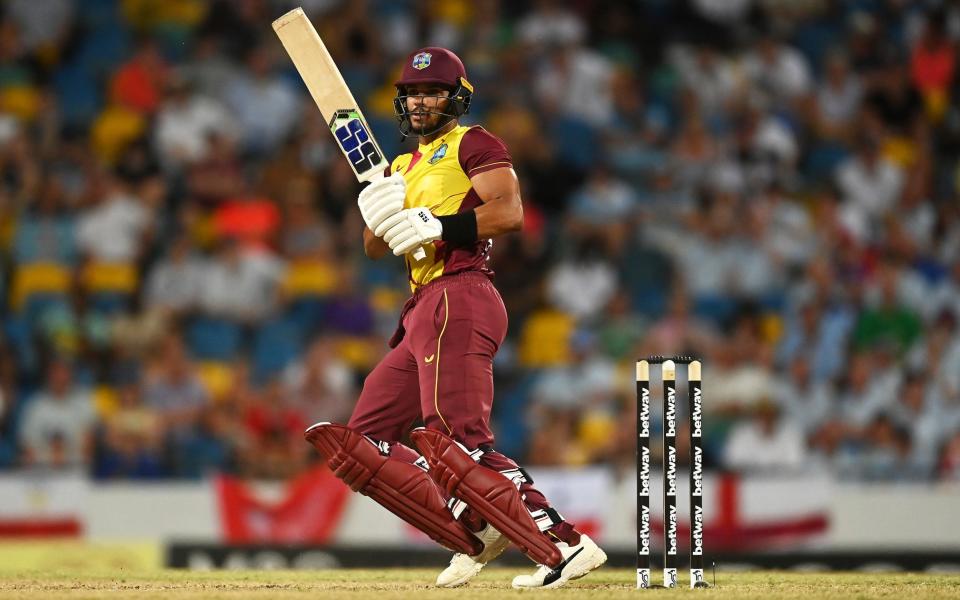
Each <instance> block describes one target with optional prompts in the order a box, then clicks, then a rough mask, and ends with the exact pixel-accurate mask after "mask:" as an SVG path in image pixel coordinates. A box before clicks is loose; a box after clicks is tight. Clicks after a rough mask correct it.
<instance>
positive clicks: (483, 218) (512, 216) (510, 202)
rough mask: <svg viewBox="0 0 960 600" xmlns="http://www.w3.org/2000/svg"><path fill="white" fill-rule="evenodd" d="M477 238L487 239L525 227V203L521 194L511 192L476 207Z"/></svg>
mask: <svg viewBox="0 0 960 600" xmlns="http://www.w3.org/2000/svg"><path fill="white" fill-rule="evenodd" d="M475 212H476V213H477V238H478V239H481V240H485V239H488V238H492V237H496V236H498V235H501V234H504V233H510V232H511V231H520V229H521V228H522V227H523V204H521V202H520V196H518V195H516V194H511V195H510V196H501V197H497V198H493V199H491V200H488V201H487V202H485V203H484V204H481V205H480V206H478V207H477V208H476V209H475Z"/></svg>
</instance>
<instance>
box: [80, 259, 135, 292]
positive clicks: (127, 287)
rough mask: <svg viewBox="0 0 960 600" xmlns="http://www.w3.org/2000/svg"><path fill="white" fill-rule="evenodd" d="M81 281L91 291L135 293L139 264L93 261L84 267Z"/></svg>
mask: <svg viewBox="0 0 960 600" xmlns="http://www.w3.org/2000/svg"><path fill="white" fill-rule="evenodd" d="M81 281H82V283H83V287H84V288H85V289H86V290H87V291H89V292H94V293H119V294H133V293H134V292H136V291H137V281H138V274H137V266H136V265H134V264H132V263H107V262H91V263H89V264H87V266H86V267H84V269H83V273H82V274H81Z"/></svg>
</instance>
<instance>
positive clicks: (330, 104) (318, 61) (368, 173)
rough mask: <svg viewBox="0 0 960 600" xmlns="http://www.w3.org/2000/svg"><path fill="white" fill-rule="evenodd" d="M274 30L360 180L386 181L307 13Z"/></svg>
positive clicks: (376, 149)
mask: <svg viewBox="0 0 960 600" xmlns="http://www.w3.org/2000/svg"><path fill="white" fill-rule="evenodd" d="M273 30H274V31H275V32H277V37H279V38H280V42H281V43H282V44H283V47H284V49H285V50H286V51H287V54H289V55H290V59H291V60H292V61H293V64H294V66H296V67H297V71H298V72H299V73H300V77H301V78H303V82H304V83H305V84H306V85H307V90H309V91H310V95H311V96H312V97H313V101H314V102H315V103H316V104H317V108H319V109H320V113H321V114H322V115H323V118H324V119H326V120H327V125H328V126H329V127H330V132H331V133H332V134H333V137H334V139H336V140H337V145H338V146H340V151H341V152H343V155H344V156H346V157H347V162H349V163H350V168H352V169H353V174H354V175H356V177H357V180H358V181H367V182H372V181H376V180H378V179H380V178H382V177H383V172H384V171H385V170H386V169H388V168H389V167H390V162H389V161H388V160H387V159H386V158H384V156H383V150H381V149H380V145H379V144H377V140H376V139H374V137H373V133H372V132H371V130H370V126H369V125H367V121H366V119H364V118H363V112H361V110H360V107H359V106H358V105H357V101H356V100H354V99H353V94H351V93H350V88H349V87H347V83H346V82H345V81H344V80H343V75H341V74H340V70H339V69H338V68H337V65H336V63H334V62H333V58H331V56H330V53H329V52H328V51H327V47H326V46H324V45H323V40H321V39H320V36H319V35H318V34H317V30H316V29H314V27H313V24H312V23H310V19H308V18H307V15H306V14H304V12H303V9H302V8H295V9H293V10H291V11H290V12H288V13H287V14H285V15H283V16H282V17H280V18H279V19H277V20H276V21H274V22H273ZM413 257H414V259H415V260H423V258H424V257H426V253H425V252H424V250H423V248H417V249H416V250H415V251H414V253H413Z"/></svg>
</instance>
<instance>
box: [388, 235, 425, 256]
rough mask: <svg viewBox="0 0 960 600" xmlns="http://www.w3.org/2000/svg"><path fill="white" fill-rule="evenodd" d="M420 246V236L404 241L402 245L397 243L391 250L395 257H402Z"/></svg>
mask: <svg viewBox="0 0 960 600" xmlns="http://www.w3.org/2000/svg"><path fill="white" fill-rule="evenodd" d="M419 245H420V236H418V235H414V236H411V237H410V238H408V239H406V240H404V241H403V242H402V243H398V244H397V246H396V247H395V248H394V249H393V253H394V254H395V255H397V256H403V255H404V254H406V253H407V252H410V251H411V250H413V249H414V248H416V247H417V246H419Z"/></svg>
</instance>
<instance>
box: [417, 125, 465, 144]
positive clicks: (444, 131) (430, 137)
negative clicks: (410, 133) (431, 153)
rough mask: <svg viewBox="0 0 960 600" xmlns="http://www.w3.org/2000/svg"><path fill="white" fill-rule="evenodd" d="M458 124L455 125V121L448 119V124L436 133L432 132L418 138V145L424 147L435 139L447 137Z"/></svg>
mask: <svg viewBox="0 0 960 600" xmlns="http://www.w3.org/2000/svg"><path fill="white" fill-rule="evenodd" d="M458 124H459V123H457V120H456V119H450V122H449V123H447V124H446V125H444V126H443V127H441V128H440V129H439V130H438V131H436V132H434V133H431V134H430V135H422V136H420V139H419V144H420V145H421V146H426V145H427V144H429V143H430V142H432V141H433V140H435V139H437V138H440V137H443V136H445V135H447V134H448V133H450V132H451V131H453V130H454V128H456V126H457V125H458Z"/></svg>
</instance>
